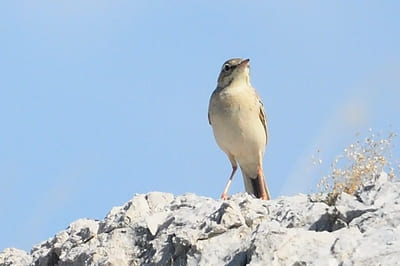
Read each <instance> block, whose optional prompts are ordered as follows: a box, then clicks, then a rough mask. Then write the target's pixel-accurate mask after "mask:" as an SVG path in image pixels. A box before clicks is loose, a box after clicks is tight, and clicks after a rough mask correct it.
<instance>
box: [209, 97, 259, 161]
mask: <svg viewBox="0 0 400 266" xmlns="http://www.w3.org/2000/svg"><path fill="white" fill-rule="evenodd" d="M209 112H210V121H211V125H212V127H213V131H214V136H215V139H216V141H217V143H218V145H219V146H220V147H221V149H222V150H224V151H225V152H226V153H230V154H232V155H234V156H235V157H237V156H247V154H254V153H259V152H263V151H264V149H265V145H266V135H265V129H264V127H263V124H262V122H261V120H260V118H259V112H260V105H259V102H258V99H257V98H256V97H255V94H252V93H249V91H247V92H246V91H243V92H240V91H239V92H235V93H219V94H218V95H217V96H216V97H212V99H211V101H210V109H209Z"/></svg>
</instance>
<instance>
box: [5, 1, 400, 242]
mask: <svg viewBox="0 0 400 266" xmlns="http://www.w3.org/2000/svg"><path fill="white" fill-rule="evenodd" d="M399 10H400V2H398V1H385V2H383V1H351V2H349V1H335V2H331V3H328V2H326V1H301V2H299V1H287V2H285V3H281V2H279V3H278V2H272V1H271V2H270V1H268V2H267V1H263V2H262V1H201V2H196V3H191V4H189V3H186V2H185V3H184V2H182V1H168V2H166V1H154V2H152V4H149V2H148V1H144V2H141V3H136V1H100V0H99V1H75V0H71V1H2V2H1V3H0V31H1V35H0V38H1V42H0V51H1V52H0V55H1V60H0V123H1V124H0V187H1V193H0V212H1V219H0V236H1V237H0V250H2V249H4V248H6V247H11V246H12V247H17V248H22V249H25V250H29V249H30V248H31V247H32V245H34V244H37V243H39V242H40V241H42V240H45V239H47V238H49V237H51V236H53V235H54V234H55V233H56V232H58V231H60V230H62V229H65V228H66V227H67V226H68V224H69V223H70V222H72V221H74V220H76V219H78V218H82V217H88V218H94V219H102V218H104V216H105V215H106V214H107V212H108V211H109V210H110V209H111V207H113V206H116V205H122V204H123V203H124V202H126V201H128V200H129V199H131V198H132V197H133V196H134V194H135V193H146V192H150V191H165V192H171V193H173V194H175V195H180V194H183V193H186V192H191V193H196V194H198V195H203V196H208V197H213V198H218V197H219V196H220V194H221V192H222V190H223V187H224V185H225V183H226V181H227V178H228V176H229V173H230V170H231V168H230V164H229V161H228V159H227V158H226V156H225V154H223V153H222V152H221V151H220V150H219V148H218V147H217V145H216V143H215V141H214V138H213V135H212V131H211V128H210V126H209V125H208V121H207V108H208V100H209V96H210V94H211V92H212V91H213V90H214V88H215V86H216V79H217V76H218V72H219V70H220V67H221V65H222V63H223V62H224V61H225V60H226V59H229V58H231V57H245V58H250V59H251V80H252V84H253V86H254V87H255V88H256V89H257V90H258V92H259V94H260V95H261V97H262V99H263V102H264V105H265V108H266V112H267V115H268V122H269V129H270V140H269V145H268V147H267V151H266V156H265V159H264V163H265V166H264V168H265V172H266V176H267V179H268V184H269V186H270V191H271V193H272V196H273V198H277V197H279V196H282V195H293V194H296V193H300V192H301V193H307V192H309V191H310V188H312V187H315V184H316V183H317V181H318V179H319V177H320V175H319V173H320V172H319V171H317V172H316V171H313V170H312V169H311V165H312V162H311V161H312V160H311V156H312V155H313V154H315V152H316V150H317V149H320V150H321V152H320V155H321V157H322V159H323V160H324V161H326V162H328V165H329V162H330V161H332V160H333V158H334V157H335V155H337V154H339V153H340V152H341V151H342V150H343V148H344V147H345V146H347V145H348V144H349V143H351V141H353V140H354V135H355V133H356V132H367V131H368V129H369V128H372V129H373V130H377V131H383V132H387V131H394V132H400V105H399V98H400V50H399V47H400V17H399V16H398V13H399ZM321 171H322V172H324V171H325V172H326V171H328V168H326V169H322V170H321ZM240 191H243V181H242V177H241V175H240V174H238V175H237V176H236V178H235V179H234V182H233V185H232V188H231V193H236V192H240Z"/></svg>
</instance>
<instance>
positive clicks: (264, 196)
mask: <svg viewBox="0 0 400 266" xmlns="http://www.w3.org/2000/svg"><path fill="white" fill-rule="evenodd" d="M261 199H263V200H270V198H269V197H268V195H267V194H262V195H261Z"/></svg>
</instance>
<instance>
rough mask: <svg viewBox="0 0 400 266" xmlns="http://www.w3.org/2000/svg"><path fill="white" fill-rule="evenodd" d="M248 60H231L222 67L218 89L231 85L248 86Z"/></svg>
mask: <svg viewBox="0 0 400 266" xmlns="http://www.w3.org/2000/svg"><path fill="white" fill-rule="evenodd" d="M249 62H250V59H241V58H233V59H229V60H228V61H226V62H225V63H224V64H223V65H222V69H221V73H220V74H219V77H218V87H222V88H225V87H227V86H229V85H230V84H232V83H236V82H245V83H246V85H250V63H249Z"/></svg>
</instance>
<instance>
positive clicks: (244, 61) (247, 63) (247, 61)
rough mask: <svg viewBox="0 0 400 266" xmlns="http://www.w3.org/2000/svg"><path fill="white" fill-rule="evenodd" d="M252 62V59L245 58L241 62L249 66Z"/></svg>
mask: <svg viewBox="0 0 400 266" xmlns="http://www.w3.org/2000/svg"><path fill="white" fill-rule="evenodd" d="M249 62H250V59H248V58H247V59H244V60H242V62H240V66H248V65H249Z"/></svg>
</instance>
